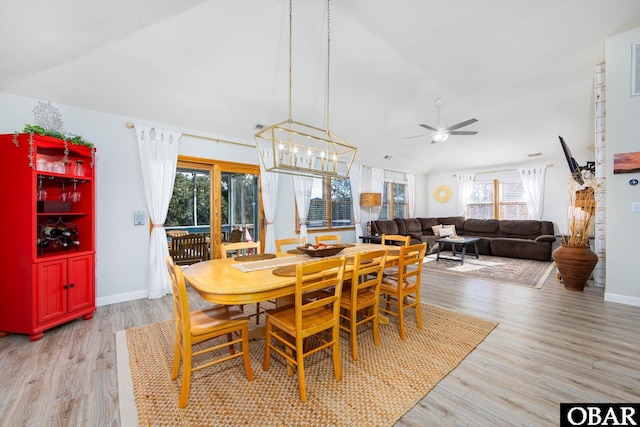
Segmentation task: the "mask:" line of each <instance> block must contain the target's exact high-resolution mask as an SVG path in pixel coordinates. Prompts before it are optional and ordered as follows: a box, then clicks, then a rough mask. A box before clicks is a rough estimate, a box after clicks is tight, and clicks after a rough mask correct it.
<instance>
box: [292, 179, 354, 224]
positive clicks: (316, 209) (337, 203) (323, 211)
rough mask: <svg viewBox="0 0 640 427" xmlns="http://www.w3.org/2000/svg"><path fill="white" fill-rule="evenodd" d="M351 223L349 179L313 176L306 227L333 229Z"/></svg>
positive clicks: (351, 210) (351, 208)
mask: <svg viewBox="0 0 640 427" xmlns="http://www.w3.org/2000/svg"><path fill="white" fill-rule="evenodd" d="M297 223H298V218H297V214H296V224H297ZM353 225H354V222H353V207H352V204H351V181H350V180H349V179H348V178H345V179H337V178H329V177H327V178H320V177H316V178H313V187H312V189H311V202H310V203H309V215H308V217H307V229H309V230H318V229H335V228H345V227H353ZM298 230H299V228H298V227H297V226H296V231H298Z"/></svg>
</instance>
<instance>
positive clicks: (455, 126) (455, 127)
mask: <svg viewBox="0 0 640 427" xmlns="http://www.w3.org/2000/svg"><path fill="white" fill-rule="evenodd" d="M477 121H478V119H469V120H467V121H464V122H460V123H457V124H455V125H453V126H449V130H455V129H460V128H461V127H465V126H469V125H470V124H472V123H475V122H477Z"/></svg>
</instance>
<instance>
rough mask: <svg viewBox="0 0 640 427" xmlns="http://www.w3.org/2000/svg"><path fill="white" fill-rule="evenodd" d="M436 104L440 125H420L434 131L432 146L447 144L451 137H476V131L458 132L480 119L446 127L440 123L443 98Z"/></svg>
mask: <svg viewBox="0 0 640 427" xmlns="http://www.w3.org/2000/svg"><path fill="white" fill-rule="evenodd" d="M435 104H436V108H437V109H438V124H437V125H436V126H435V127H433V126H429V125H425V124H424V123H421V124H419V125H418V126H420V127H422V128H424V129H427V130H430V131H433V133H431V143H432V144H435V143H436V142H445V141H446V140H447V139H449V135H476V134H477V133H478V132H476V131H470V130H457V129H460V128H462V127H465V126H469V125H471V124H473V123H475V122H477V121H478V119H469V120H465V121H464V122H460V123H456V124H455V125H452V126H448V127H447V126H446V125H443V124H441V123H442V122H441V121H440V113H441V110H442V106H443V105H444V100H443V99H442V98H436V101H435ZM416 136H424V135H416ZM416 136H410V137H408V138H415V137H416ZM408 138H403V139H408Z"/></svg>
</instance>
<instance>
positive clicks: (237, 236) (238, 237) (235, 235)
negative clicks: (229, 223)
mask: <svg viewBox="0 0 640 427" xmlns="http://www.w3.org/2000/svg"><path fill="white" fill-rule="evenodd" d="M229 242H230V243H237V242H242V230H238V229H234V230H231V236H229Z"/></svg>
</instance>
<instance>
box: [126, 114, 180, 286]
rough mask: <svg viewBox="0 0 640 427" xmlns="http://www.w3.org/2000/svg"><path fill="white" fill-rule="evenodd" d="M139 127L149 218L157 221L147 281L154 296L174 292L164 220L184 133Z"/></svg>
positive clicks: (151, 245) (138, 136)
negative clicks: (166, 260) (179, 145)
mask: <svg viewBox="0 0 640 427" xmlns="http://www.w3.org/2000/svg"><path fill="white" fill-rule="evenodd" d="M135 130H136V137H137V139H138V151H139V153H140V167H141V169H142V180H143V183H144V197H145V200H146V202H147V210H148V211H149V218H150V219H151V223H152V224H153V228H152V229H151V237H150V244H149V279H148V282H147V289H148V297H149V299H153V298H160V297H162V296H164V295H166V294H168V293H170V292H171V282H170V279H169V274H168V273H167V267H166V262H165V259H166V257H167V256H168V255H169V249H168V248H167V233H166V231H165V229H164V222H165V220H166V219H167V211H168V210H169V202H170V201H171V195H172V193H173V183H174V180H175V176H176V167H177V164H178V140H179V139H180V136H181V135H182V134H181V133H179V132H170V131H165V130H161V129H157V128H156V129H152V128H150V127H146V126H137V125H136V126H135Z"/></svg>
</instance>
